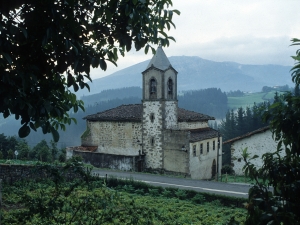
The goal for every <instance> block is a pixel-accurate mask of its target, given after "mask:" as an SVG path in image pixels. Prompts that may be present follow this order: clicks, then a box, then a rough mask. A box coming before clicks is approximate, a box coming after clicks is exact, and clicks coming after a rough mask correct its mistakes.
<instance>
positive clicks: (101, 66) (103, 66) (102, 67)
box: [100, 59, 107, 71]
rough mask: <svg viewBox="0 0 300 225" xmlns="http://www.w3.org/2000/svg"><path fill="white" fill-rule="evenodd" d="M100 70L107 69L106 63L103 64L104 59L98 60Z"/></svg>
mask: <svg viewBox="0 0 300 225" xmlns="http://www.w3.org/2000/svg"><path fill="white" fill-rule="evenodd" d="M100 68H101V69H102V70H104V71H105V70H106V68H107V65H106V62H105V60H104V59H100Z"/></svg>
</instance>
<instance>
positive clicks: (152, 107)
mask: <svg viewBox="0 0 300 225" xmlns="http://www.w3.org/2000/svg"><path fill="white" fill-rule="evenodd" d="M162 120H163V118H162V103H161V102H160V101H144V102H143V151H144V152H145V153H146V158H145V160H146V162H145V163H146V165H145V166H146V167H147V168H152V169H162V123H163V122H162Z"/></svg>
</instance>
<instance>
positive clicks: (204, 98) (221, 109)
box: [178, 88, 228, 119]
mask: <svg viewBox="0 0 300 225" xmlns="http://www.w3.org/2000/svg"><path fill="white" fill-rule="evenodd" d="M227 101H228V100H227V95H226V93H225V92H222V91H221V89H219V88H207V89H203V90H197V91H188V92H185V93H184V95H182V96H178V106H179V107H181V108H184V109H188V110H192V111H195V112H200V113H203V114H207V115H210V116H214V117H215V118H219V119H222V118H224V116H225V114H226V112H227V110H228V108H227Z"/></svg>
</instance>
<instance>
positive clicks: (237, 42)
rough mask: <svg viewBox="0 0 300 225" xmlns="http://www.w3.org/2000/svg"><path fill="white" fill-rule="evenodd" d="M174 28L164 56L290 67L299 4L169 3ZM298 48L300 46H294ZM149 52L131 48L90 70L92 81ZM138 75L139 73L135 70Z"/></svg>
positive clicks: (277, 0)
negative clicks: (112, 61)
mask: <svg viewBox="0 0 300 225" xmlns="http://www.w3.org/2000/svg"><path fill="white" fill-rule="evenodd" d="M173 8H175V9H178V10H179V11H180V12H181V15H180V16H176V15H175V16H174V19H173V21H174V23H175V25H176V29H175V30H174V29H172V30H171V31H170V32H169V35H171V36H173V37H174V38H175V39H176V42H172V41H171V45H170V47H169V48H165V49H164V51H165V53H166V54H167V56H168V57H170V56H182V55H185V56H199V57H201V58H204V59H209V60H214V61H234V62H238V63H243V64H280V65H290V66H292V65H293V63H294V61H293V60H292V59H291V57H290V56H291V55H294V54H295V51H296V49H297V47H291V46H290V44H291V42H290V40H291V39H292V38H300V15H299V8H300V0H226V1H224V0H173ZM298 48H300V46H299V47H298ZM151 57H152V54H151V53H150V52H149V53H148V55H145V54H144V51H143V50H140V51H139V52H135V51H134V50H132V51H131V52H129V53H127V54H126V55H125V57H124V58H123V57H122V56H120V59H119V61H118V67H115V66H114V65H113V64H108V69H107V71H105V72H104V71H102V70H100V69H93V70H92V71H91V76H92V78H93V79H96V78H100V77H103V76H107V75H110V74H112V73H113V72H116V71H118V70H120V69H124V68H126V67H129V66H132V65H134V64H136V63H139V62H142V61H145V60H147V59H151ZM141 72H142V71H141Z"/></svg>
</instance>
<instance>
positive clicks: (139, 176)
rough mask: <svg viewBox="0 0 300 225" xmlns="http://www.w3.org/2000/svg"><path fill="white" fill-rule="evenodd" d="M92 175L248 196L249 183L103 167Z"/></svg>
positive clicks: (95, 170) (220, 193) (227, 194)
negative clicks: (197, 178) (179, 176)
mask: <svg viewBox="0 0 300 225" xmlns="http://www.w3.org/2000/svg"><path fill="white" fill-rule="evenodd" d="M92 174H93V175H94V176H100V177H105V176H107V177H116V178H125V179H133V180H136V181H142V182H145V183H148V184H150V185H153V186H161V187H173V188H180V189H186V190H195V191H198V192H207V193H213V194H218V195H226V196H234V197H239V198H248V190H249V188H250V187H251V185H250V184H242V183H224V182H217V181H205V180H193V179H190V178H178V177H172V176H166V175H155V174H145V173H137V172H123V171H111V170H104V169H94V170H93V171H92Z"/></svg>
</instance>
